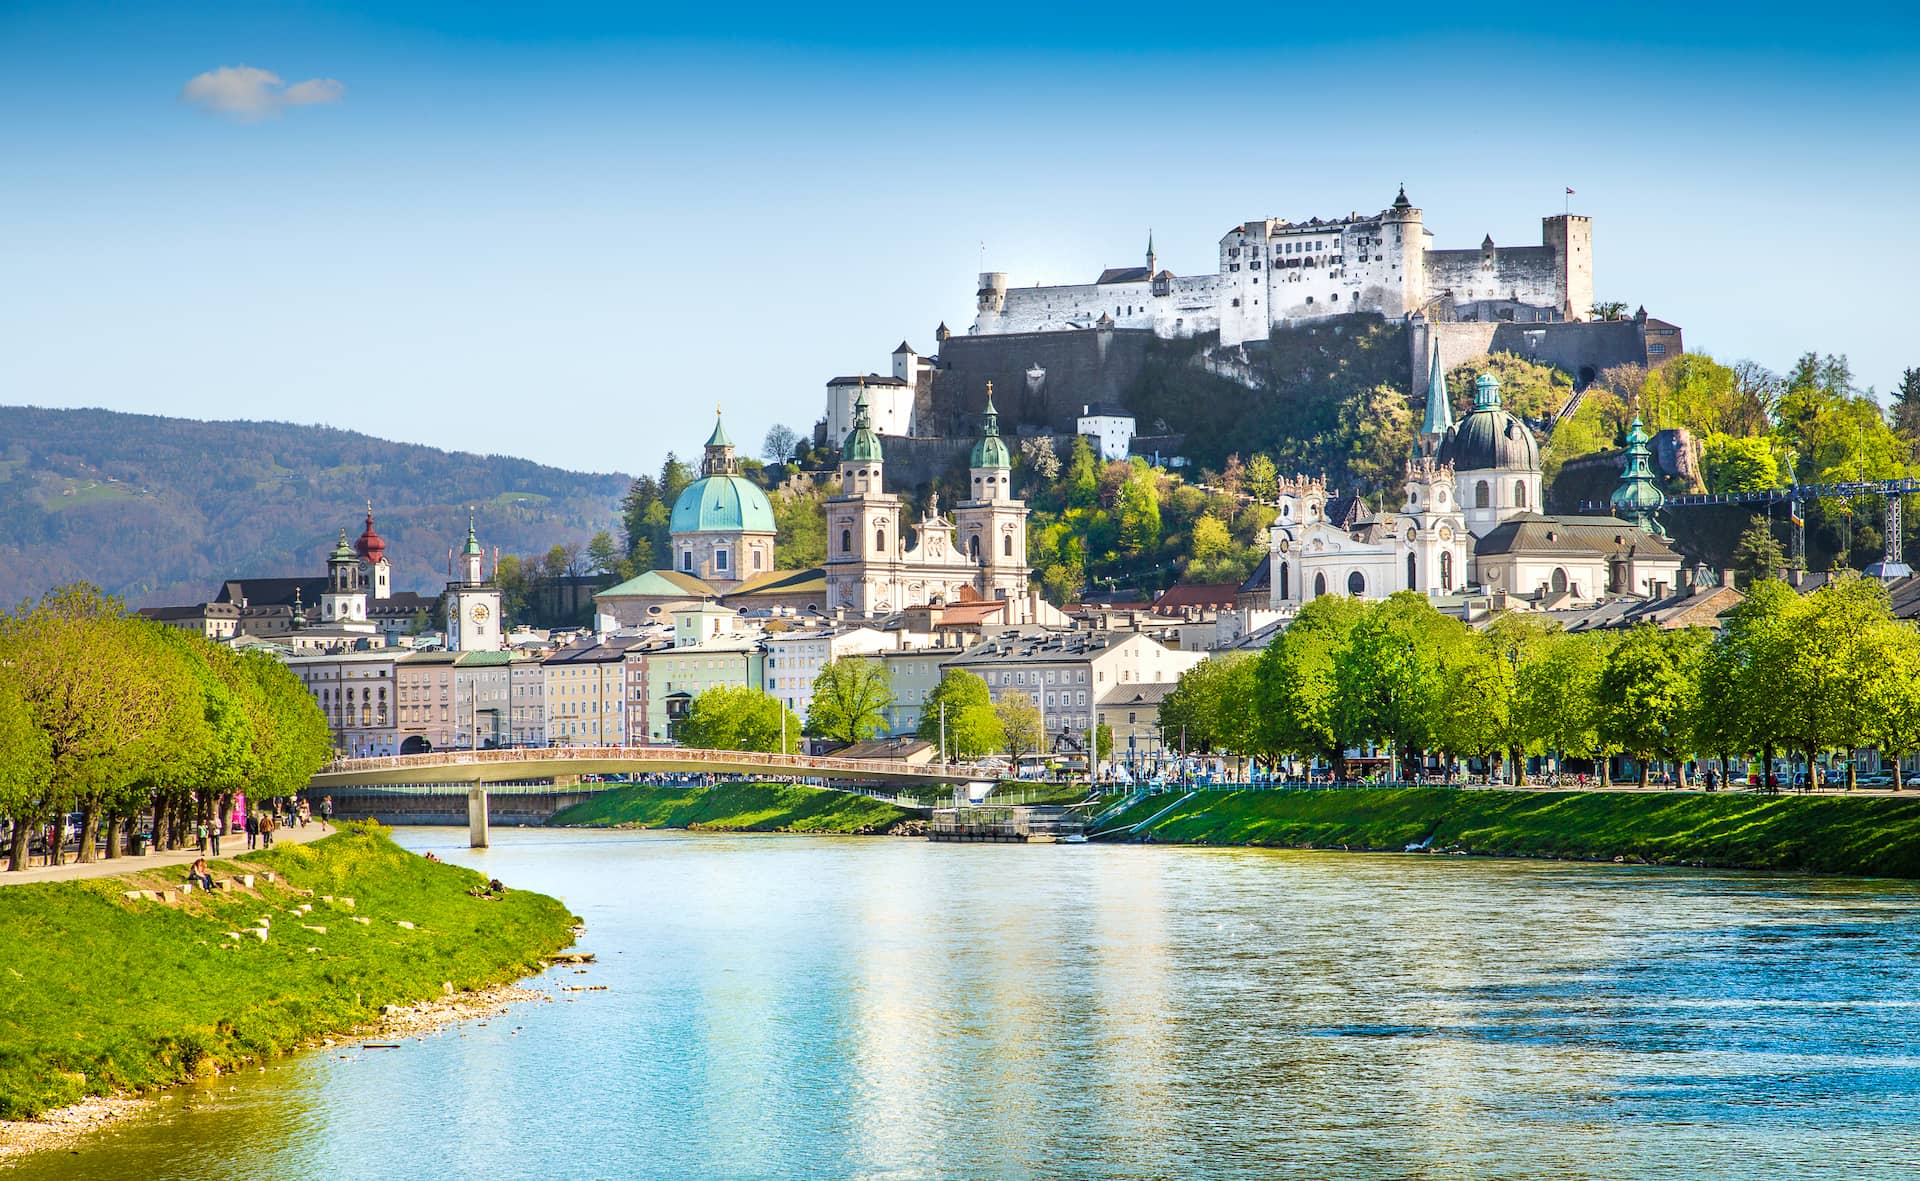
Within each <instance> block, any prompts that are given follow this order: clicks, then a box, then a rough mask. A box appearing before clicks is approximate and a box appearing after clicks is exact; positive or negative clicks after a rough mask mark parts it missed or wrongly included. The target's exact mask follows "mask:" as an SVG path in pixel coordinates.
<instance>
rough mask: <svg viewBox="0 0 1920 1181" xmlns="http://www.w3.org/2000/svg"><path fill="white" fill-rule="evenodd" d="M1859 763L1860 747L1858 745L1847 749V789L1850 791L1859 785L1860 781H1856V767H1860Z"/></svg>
mask: <svg viewBox="0 0 1920 1181" xmlns="http://www.w3.org/2000/svg"><path fill="white" fill-rule="evenodd" d="M1859 765H1860V748H1859V747H1857V746H1855V747H1849V748H1848V750H1847V790H1848V791H1852V790H1853V789H1854V788H1855V787H1857V786H1858V783H1857V782H1856V781H1855V775H1856V768H1858V767H1859Z"/></svg>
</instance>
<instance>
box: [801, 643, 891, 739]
mask: <svg viewBox="0 0 1920 1181" xmlns="http://www.w3.org/2000/svg"><path fill="white" fill-rule="evenodd" d="M892 704H893V690H892V688H891V687H890V686H889V684H888V682H887V674H886V673H884V672H882V671H881V670H880V668H879V666H877V665H876V664H874V662H873V661H871V660H863V659H860V658H859V657H853V656H842V657H839V658H838V659H835V660H829V661H828V662H827V663H826V664H825V665H824V666H822V667H821V669H820V671H819V673H818V674H816V675H815V676H814V678H813V701H812V703H811V704H809V705H808V706H807V726H806V732H807V733H808V734H809V735H811V736H813V737H815V738H825V739H827V740H828V741H830V742H837V743H840V744H842V745H850V744H852V743H855V742H865V741H866V740H867V739H869V738H872V737H873V736H874V735H876V734H884V733H885V732H886V729H887V707H889V706H891V705H892Z"/></svg>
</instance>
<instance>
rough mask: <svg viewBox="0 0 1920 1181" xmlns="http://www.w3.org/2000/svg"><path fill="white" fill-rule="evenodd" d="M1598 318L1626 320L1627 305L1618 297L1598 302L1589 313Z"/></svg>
mask: <svg viewBox="0 0 1920 1181" xmlns="http://www.w3.org/2000/svg"><path fill="white" fill-rule="evenodd" d="M1587 314H1588V315H1590V316H1592V317H1593V318H1594V319H1596V320H1624V319H1626V318H1627V305H1626V304H1624V303H1622V302H1621V301H1619V300H1617V299H1613V300H1608V301H1607V302H1605V303H1596V304H1594V305H1593V308H1592V310H1591V311H1589V312H1588V313H1587Z"/></svg>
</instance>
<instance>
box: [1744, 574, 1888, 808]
mask: <svg viewBox="0 0 1920 1181" xmlns="http://www.w3.org/2000/svg"><path fill="white" fill-rule="evenodd" d="M1786 614H1787V617H1788V620H1789V622H1790V623H1791V625H1792V633H1791V634H1792V636H1793V640H1794V646H1793V648H1792V651H1791V653H1790V655H1789V657H1788V661H1787V675H1786V678H1785V680H1784V681H1782V682H1780V683H1779V684H1778V685H1777V686H1776V687H1774V689H1773V691H1775V692H1781V693H1783V694H1784V696H1785V697H1786V698H1787V700H1788V703H1789V707H1788V709H1787V715H1786V733H1787V734H1789V735H1791V736H1792V737H1793V738H1795V739H1796V740H1797V743H1798V745H1799V747H1800V749H1801V750H1802V751H1803V752H1804V753H1805V755H1806V760H1807V771H1808V775H1809V777H1811V775H1812V773H1813V766H1814V762H1815V758H1816V756H1817V755H1818V754H1819V752H1821V751H1823V750H1835V749H1842V750H1848V751H1851V750H1852V749H1853V748H1855V747H1858V746H1859V745H1860V744H1861V743H1862V742H1864V741H1865V738H1866V734H1867V732H1868V731H1869V730H1870V729H1871V728H1872V725H1873V719H1872V718H1871V717H1870V716H1869V714H1870V711H1871V709H1872V704H1873V702H1874V700H1875V698H1876V696H1877V694H1876V693H1875V691H1874V686H1873V682H1874V679H1875V677H1876V676H1877V675H1878V673H1879V667H1878V665H1877V664H1876V663H1875V656H1876V653H1875V648H1876V644H1877V641H1878V637H1879V636H1881V635H1882V634H1884V632H1883V629H1884V628H1886V627H1888V626H1890V624H1891V622H1892V617H1893V616H1892V607H1891V605H1890V603H1889V600H1888V597H1887V589H1886V587H1885V586H1884V585H1882V584H1881V583H1880V582H1879V581H1878V580H1877V579H1866V578H1860V577H1857V576H1851V575H1842V576H1837V577H1835V578H1834V579H1833V580H1832V581H1829V582H1828V583H1827V584H1826V585H1824V586H1822V587H1821V588H1820V589H1819V590H1817V591H1815V592H1814V593H1813V594H1811V595H1808V596H1807V597H1806V598H1805V599H1802V600H1801V601H1800V602H1799V603H1797V604H1793V605H1791V606H1789V608H1788V610H1787V612H1786ZM1847 785H1848V786H1849V787H1852V786H1853V764H1852V762H1851V761H1849V763H1848V770H1847Z"/></svg>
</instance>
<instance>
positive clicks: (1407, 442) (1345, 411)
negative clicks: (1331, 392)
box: [1334, 385, 1415, 507]
mask: <svg viewBox="0 0 1920 1181" xmlns="http://www.w3.org/2000/svg"><path fill="white" fill-rule="evenodd" d="M1335 423H1336V427H1335V430H1336V434H1335V438H1334V449H1335V452H1336V454H1337V456H1338V458H1339V462H1340V464H1341V466H1342V467H1343V468H1344V470H1345V472H1346V475H1347V477H1348V478H1349V479H1350V480H1352V481H1353V482H1354V484H1355V485H1356V486H1357V487H1359V488H1360V489H1363V490H1364V491H1365V492H1366V494H1367V498H1368V499H1369V500H1370V501H1373V502H1374V504H1375V506H1376V507H1378V506H1379V505H1380V503H1381V502H1382V501H1383V500H1384V499H1385V498H1386V497H1388V496H1391V495H1392V492H1393V489H1394V488H1395V487H1396V486H1397V485H1398V484H1399V482H1400V478H1401V476H1402V475H1403V473H1404V472H1405V469H1406V463H1407V456H1408V454H1409V453H1411V452H1412V450H1413V442H1414V434H1415V427H1414V421H1413V408H1412V407H1411V406H1409V405H1408V404H1407V396H1406V394H1404V393H1402V392H1401V391H1399V390H1397V389H1395V388H1393V387H1392V386H1389V385H1377V386H1374V387H1372V388H1371V389H1363V390H1356V391H1354V393H1353V394H1352V395H1351V396H1349V397H1347V398H1346V399H1345V400H1343V401H1342V402H1341V403H1340V408H1339V410H1338V411H1337V412H1336V414H1335Z"/></svg>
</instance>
